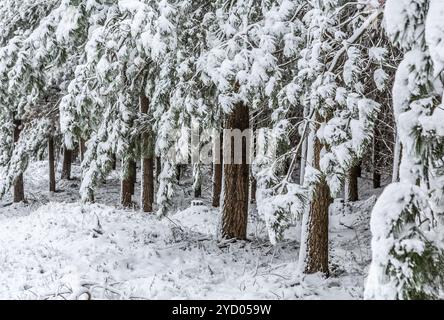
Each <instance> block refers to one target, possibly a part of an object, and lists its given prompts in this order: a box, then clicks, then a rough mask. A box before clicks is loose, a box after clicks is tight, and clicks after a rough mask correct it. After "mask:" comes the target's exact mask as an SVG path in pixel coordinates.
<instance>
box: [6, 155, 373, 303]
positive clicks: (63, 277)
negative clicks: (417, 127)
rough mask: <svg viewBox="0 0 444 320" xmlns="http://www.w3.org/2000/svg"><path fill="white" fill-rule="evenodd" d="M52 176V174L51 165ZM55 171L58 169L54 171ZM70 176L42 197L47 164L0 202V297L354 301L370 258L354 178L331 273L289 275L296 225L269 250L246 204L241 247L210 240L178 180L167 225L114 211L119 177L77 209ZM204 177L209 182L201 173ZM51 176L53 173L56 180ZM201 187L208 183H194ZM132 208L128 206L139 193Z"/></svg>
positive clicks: (185, 183)
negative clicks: (18, 194)
mask: <svg viewBox="0 0 444 320" xmlns="http://www.w3.org/2000/svg"><path fill="white" fill-rule="evenodd" d="M59 169H60V168H59ZM59 172H60V170H59ZM73 176H74V179H73V180H71V181H60V180H59V181H57V182H58V184H57V187H58V192H56V193H49V192H48V191H47V189H48V171H47V162H46V161H42V162H34V163H32V164H31V165H30V167H29V168H28V170H27V172H26V173H25V193H26V196H27V199H28V203H27V204H11V198H10V196H8V197H5V199H3V200H2V201H1V202H0V270H1V272H0V299H83V298H87V297H88V296H89V297H91V298H92V299H360V298H362V294H363V287H364V282H365V277H366V275H367V270H368V266H369V263H370V259H371V250H370V231H369V219H370V210H371V208H372V206H373V204H374V202H375V200H376V197H375V195H377V194H378V193H379V192H380V191H381V190H371V188H370V187H369V184H370V182H371V181H369V180H366V179H365V178H363V179H360V186H361V193H360V197H361V198H362V199H365V200H362V201H359V202H356V203H354V204H353V205H352V206H351V208H349V209H343V207H342V206H340V205H337V204H336V203H335V204H333V205H332V209H331V213H330V270H331V275H330V277H328V278H324V277H322V276H320V275H311V276H305V277H301V276H300V275H298V273H297V260H298V248H299V237H300V228H298V227H297V226H295V227H292V228H290V229H289V230H288V231H287V232H286V235H285V239H284V241H283V242H282V243H280V244H278V245H276V246H272V245H271V244H270V243H269V241H268V239H267V232H266V229H265V225H264V222H263V221H262V220H261V219H260V217H258V216H257V215H256V211H255V208H254V206H252V208H251V211H252V212H251V215H250V219H249V224H248V238H249V240H248V241H240V242H231V243H230V242H228V243H220V242H218V241H216V236H215V235H216V229H217V223H218V210H216V209H214V208H212V207H211V206H210V205H209V198H210V191H211V190H208V189H205V190H203V202H204V205H203V206H196V207H190V202H191V199H192V197H191V194H192V192H191V179H190V177H189V175H187V174H185V177H183V178H182V180H181V185H182V187H181V188H180V190H178V195H177V197H176V198H175V206H176V208H177V209H176V210H175V211H174V212H171V213H170V214H169V216H168V217H167V218H163V219H161V220H160V219H158V218H157V217H155V216H152V215H149V214H143V213H141V212H140V211H139V210H138V209H137V208H135V209H134V210H127V209H123V208H121V207H119V206H118V205H116V204H118V203H119V187H120V183H119V175H118V173H117V172H113V173H112V174H111V175H110V176H109V177H108V178H107V181H106V183H104V184H103V185H102V186H101V187H100V188H99V190H98V193H97V199H96V200H97V204H88V205H82V204H81V203H80V202H79V195H78V187H79V183H80V182H79V177H80V168H79V166H78V164H77V165H73ZM207 176H209V175H207ZM57 177H59V174H58V175H57ZM204 185H211V184H204ZM135 194H136V197H135V201H137V200H138V194H139V186H137V188H136V193H135Z"/></svg>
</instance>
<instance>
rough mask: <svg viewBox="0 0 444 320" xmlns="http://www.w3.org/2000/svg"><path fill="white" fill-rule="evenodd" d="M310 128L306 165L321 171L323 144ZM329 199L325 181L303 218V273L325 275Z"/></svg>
mask: <svg viewBox="0 0 444 320" xmlns="http://www.w3.org/2000/svg"><path fill="white" fill-rule="evenodd" d="M316 130H317V129H315V128H313V129H312V130H311V132H310V134H309V138H308V141H307V164H308V165H311V166H312V167H313V168H314V169H317V170H320V165H319V161H320V153H321V149H322V145H321V143H320V141H319V139H318V138H317V136H316ZM331 201H332V199H331V196H330V189H329V187H328V184H327V182H326V181H325V178H324V177H323V176H321V177H320V178H319V181H318V182H317V183H316V184H315V186H313V189H312V199H311V202H310V205H309V207H308V208H307V211H306V212H305V214H304V218H303V226H302V227H303V233H302V235H303V237H302V241H301V249H300V251H301V253H300V257H299V259H300V260H299V262H300V266H301V267H302V271H303V272H304V273H308V274H311V273H317V272H321V273H324V274H327V275H328V210H329V206H330V203H331Z"/></svg>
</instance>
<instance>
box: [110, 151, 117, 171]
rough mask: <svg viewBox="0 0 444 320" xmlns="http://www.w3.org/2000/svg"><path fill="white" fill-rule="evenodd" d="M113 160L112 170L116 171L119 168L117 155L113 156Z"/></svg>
mask: <svg viewBox="0 0 444 320" xmlns="http://www.w3.org/2000/svg"><path fill="white" fill-rule="evenodd" d="M111 158H112V162H111V166H112V169H113V170H116V168H117V157H116V154H115V153H113V154H112V155H111Z"/></svg>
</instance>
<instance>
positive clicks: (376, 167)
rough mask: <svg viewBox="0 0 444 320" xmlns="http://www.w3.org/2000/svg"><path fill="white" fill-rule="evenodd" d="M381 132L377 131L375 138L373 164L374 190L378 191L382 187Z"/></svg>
mask: <svg viewBox="0 0 444 320" xmlns="http://www.w3.org/2000/svg"><path fill="white" fill-rule="evenodd" d="M380 135H381V132H380V131H379V130H378V129H375V132H374V136H373V152H372V162H373V188H374V189H377V188H380V187H381V166H382V161H381V160H382V159H381V145H380V144H381V141H380Z"/></svg>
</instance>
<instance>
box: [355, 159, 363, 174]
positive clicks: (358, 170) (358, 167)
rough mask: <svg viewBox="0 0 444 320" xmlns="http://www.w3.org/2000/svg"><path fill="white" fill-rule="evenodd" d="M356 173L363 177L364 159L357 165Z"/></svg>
mask: <svg viewBox="0 0 444 320" xmlns="http://www.w3.org/2000/svg"><path fill="white" fill-rule="evenodd" d="M356 167H357V168H356V174H357V175H358V178H362V160H360V161H359V162H358V164H357V165H356Z"/></svg>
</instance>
